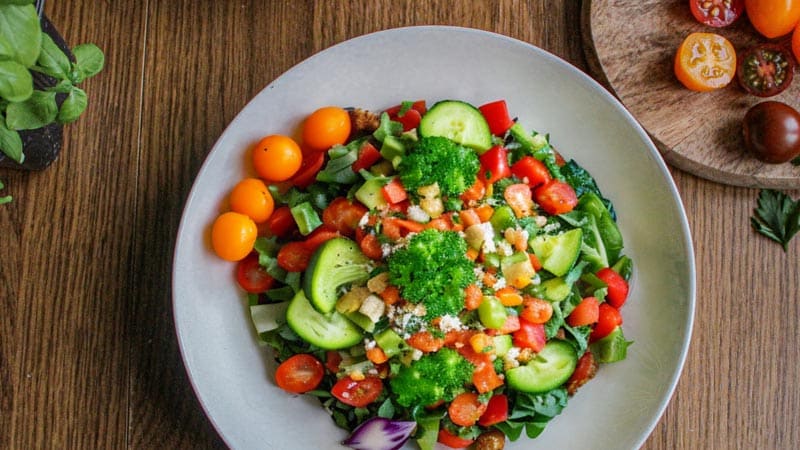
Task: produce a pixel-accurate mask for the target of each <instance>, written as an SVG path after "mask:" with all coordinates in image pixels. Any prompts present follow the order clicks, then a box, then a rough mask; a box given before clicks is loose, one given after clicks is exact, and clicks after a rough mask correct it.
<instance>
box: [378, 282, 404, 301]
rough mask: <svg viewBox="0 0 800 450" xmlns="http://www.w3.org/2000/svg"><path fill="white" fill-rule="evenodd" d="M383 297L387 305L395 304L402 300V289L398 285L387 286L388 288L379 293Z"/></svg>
mask: <svg viewBox="0 0 800 450" xmlns="http://www.w3.org/2000/svg"><path fill="white" fill-rule="evenodd" d="M378 295H380V297H381V299H383V303H386V304H387V305H393V304H395V303H397V302H399V301H400V289H398V288H397V286H387V287H386V289H384V290H383V291H381V293H379V294H378Z"/></svg>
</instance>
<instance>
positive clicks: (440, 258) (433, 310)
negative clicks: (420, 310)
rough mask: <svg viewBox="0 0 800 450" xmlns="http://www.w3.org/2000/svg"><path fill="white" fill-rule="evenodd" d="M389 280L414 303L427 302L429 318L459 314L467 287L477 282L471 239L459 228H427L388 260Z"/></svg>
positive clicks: (426, 309) (427, 316)
mask: <svg viewBox="0 0 800 450" xmlns="http://www.w3.org/2000/svg"><path fill="white" fill-rule="evenodd" d="M388 266H389V281H390V282H391V283H392V284H394V285H395V286H397V287H399V288H400V294H401V295H402V296H403V298H405V299H406V300H408V301H410V302H412V303H420V302H422V303H423V304H424V305H425V311H426V314H425V318H426V319H428V320H430V319H434V318H436V317H440V316H443V315H446V314H452V315H456V314H458V313H459V312H460V311H461V310H462V309H463V308H464V289H465V288H466V287H467V286H469V285H470V284H471V283H474V282H475V271H474V269H473V265H472V261H470V260H469V258H467V242H466V241H465V240H464V238H463V237H461V235H460V234H458V233H456V232H455V231H439V230H435V229H427V230H424V231H422V232H420V233H418V234H415V235H414V236H413V237H412V238H411V240H410V241H409V243H408V246H407V247H404V248H401V249H398V250H397V251H396V252H394V253H392V254H391V256H389V259H388Z"/></svg>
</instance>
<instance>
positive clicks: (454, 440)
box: [436, 428, 475, 448]
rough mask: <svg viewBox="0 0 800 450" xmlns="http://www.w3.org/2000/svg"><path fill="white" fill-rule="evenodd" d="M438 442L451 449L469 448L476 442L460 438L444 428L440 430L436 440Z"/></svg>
mask: <svg viewBox="0 0 800 450" xmlns="http://www.w3.org/2000/svg"><path fill="white" fill-rule="evenodd" d="M436 441H437V442H439V443H441V444H444V445H446V446H448V447H450V448H467V447H469V446H470V445H472V443H473V442H475V440H474V439H464V438H462V437H458V436H457V435H455V434H453V433H451V432H449V431H447V430H445V429H444V428H439V436H438V437H437V438H436Z"/></svg>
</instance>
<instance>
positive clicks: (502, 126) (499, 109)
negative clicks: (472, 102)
mask: <svg viewBox="0 0 800 450" xmlns="http://www.w3.org/2000/svg"><path fill="white" fill-rule="evenodd" d="M478 109H479V110H480V111H481V113H482V114H483V117H484V118H485V119H486V122H487V123H488V124H489V131H490V132H491V133H492V134H493V135H495V136H503V135H504V134H505V133H506V131H508V129H509V128H511V126H512V125H514V121H513V120H512V119H511V117H510V116H509V115H508V105H506V101H505V100H497V101H494V102H489V103H487V104H485V105H481V106H479V107H478Z"/></svg>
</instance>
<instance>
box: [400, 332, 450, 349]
mask: <svg viewBox="0 0 800 450" xmlns="http://www.w3.org/2000/svg"><path fill="white" fill-rule="evenodd" d="M406 342H408V345H410V346H412V347H414V348H415V349H417V350H419V351H422V352H425V353H430V352H435V351H437V350H439V349H440V348H442V347H443V346H444V339H442V338H437V337H435V336H434V335H433V334H431V332H430V331H418V332H416V333H414V334H412V335H411V336H410V337H409V338H408V339H406Z"/></svg>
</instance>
